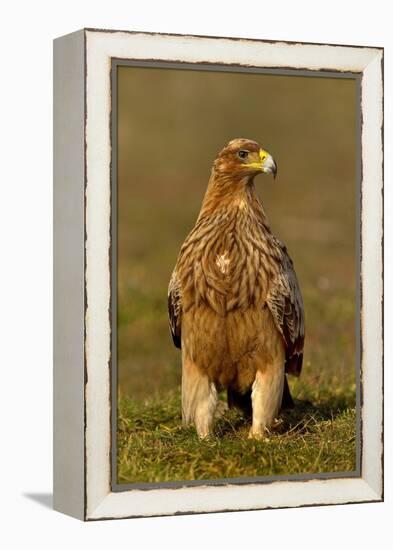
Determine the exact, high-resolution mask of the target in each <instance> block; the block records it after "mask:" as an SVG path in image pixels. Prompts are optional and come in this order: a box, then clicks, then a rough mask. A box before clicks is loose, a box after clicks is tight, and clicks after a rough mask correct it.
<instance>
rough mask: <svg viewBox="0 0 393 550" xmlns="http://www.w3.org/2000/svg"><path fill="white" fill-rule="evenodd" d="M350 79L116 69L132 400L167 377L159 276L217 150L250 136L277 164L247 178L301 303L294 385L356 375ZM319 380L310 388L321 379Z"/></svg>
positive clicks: (121, 278)
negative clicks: (287, 257)
mask: <svg viewBox="0 0 393 550" xmlns="http://www.w3.org/2000/svg"><path fill="white" fill-rule="evenodd" d="M356 113H357V111H356V81H355V80H353V79H343V78H331V77H328V78H326V77H323V78H322V77H306V76H301V77H298V76H296V77H294V76H278V75H261V74H249V73H234V72H230V73H226V72H207V71H195V70H192V71H191V70H180V69H176V70H175V69H162V68H154V69H151V68H139V67H138V68H136V67H119V68H118V201H119V202H118V203H119V208H118V377H119V391H120V393H121V394H122V395H124V394H127V395H130V396H132V397H133V398H135V399H144V398H146V397H147V396H150V395H152V394H158V395H164V394H165V392H166V391H167V390H169V389H172V388H176V386H177V385H178V384H179V383H180V373H181V369H180V364H181V360H180V352H179V350H177V349H175V348H174V347H173V344H172V341H171V337H170V333H169V328H168V321H167V310H166V296H167V285H168V281H169V277H170V274H171V271H172V268H173V266H174V264H175V262H176V257H177V254H178V251H179V248H180V246H181V244H182V242H183V241H184V239H185V237H186V235H187V233H188V232H189V231H190V229H191V228H192V226H193V224H194V222H195V220H196V217H197V215H198V212H199V208H200V204H201V201H202V198H203V194H204V192H205V189H206V185H207V181H208V178H209V174H210V168H211V164H212V162H213V160H214V157H215V156H216V153H217V152H218V151H219V150H220V149H221V148H222V147H223V146H224V145H225V143H226V142H228V141H229V140H231V139H233V138H235V137H247V138H251V139H254V140H256V141H258V142H259V143H260V144H261V145H262V146H263V147H264V148H266V149H267V150H268V151H269V152H270V153H271V154H272V155H273V157H274V158H275V159H276V161H277V164H278V177H277V179H276V180H275V181H273V179H272V178H271V177H269V176H263V175H262V176H258V178H257V179H256V186H257V189H258V190H259V192H260V196H261V198H262V201H263V204H264V206H265V210H266V212H267V214H268V217H269V219H270V223H271V226H272V229H273V231H274V233H275V234H276V235H277V237H278V238H280V239H281V240H282V241H284V242H285V243H286V245H287V247H288V250H289V252H290V254H291V256H292V258H293V260H294V263H295V268H296V271H297V274H298V277H299V280H300V284H301V288H302V291H303V296H304V299H305V308H306V348H305V364H304V370H303V375H302V377H301V378H300V380H299V381H296V382H295V387H294V390H295V397H298V396H306V397H307V395H309V394H312V395H313V396H314V397H315V396H316V395H318V391H319V388H323V387H324V386H326V385H327V384H328V385H329V386H330V388H332V387H334V388H335V391H336V393H338V394H342V395H343V397H344V396H349V395H352V396H353V395H354V388H355V368H354V366H355V286H356V285H355V281H356V279H355V276H356V258H355V210H356V116H357V114H356ZM321 391H322V390H321Z"/></svg>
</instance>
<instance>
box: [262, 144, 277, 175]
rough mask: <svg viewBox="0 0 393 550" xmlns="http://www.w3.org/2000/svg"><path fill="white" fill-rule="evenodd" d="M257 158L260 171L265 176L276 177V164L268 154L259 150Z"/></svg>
mask: <svg viewBox="0 0 393 550" xmlns="http://www.w3.org/2000/svg"><path fill="white" fill-rule="evenodd" d="M259 158H260V159H261V164H260V169H261V170H262V172H264V173H265V174H273V176H274V178H276V175H277V164H276V162H275V160H274V158H273V157H272V156H271V154H270V153H268V152H267V151H265V150H264V149H260V150H259Z"/></svg>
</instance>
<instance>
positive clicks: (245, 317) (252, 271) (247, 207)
mask: <svg viewBox="0 0 393 550" xmlns="http://www.w3.org/2000/svg"><path fill="white" fill-rule="evenodd" d="M276 172H277V166H276V163H275V161H274V159H273V157H272V156H271V155H270V154H269V153H268V152H267V151H265V150H264V149H263V148H262V147H260V146H259V145H258V143H256V142H255V141H252V140H250V139H243V138H239V139H234V140H232V141H230V142H229V143H228V145H226V146H225V147H224V148H223V149H222V150H221V151H220V153H219V154H218V156H217V158H216V159H215V161H214V163H213V167H212V171H211V176H210V179H209V183H208V186H207V191H206V194H205V197H204V199H203V203H202V208H201V211H200V214H199V216H198V219H197V221H196V224H195V226H194V228H193V229H192V231H191V232H190V234H189V235H188V237H187V238H186V240H185V241H184V244H183V246H182V247H181V250H180V253H179V256H178V259H177V262H176V266H175V269H174V271H173V273H172V276H171V279H170V282H169V289H168V310H169V321H170V329H171V333H172V338H173V341H174V344H175V346H177V347H178V348H181V352H182V420H183V423H184V424H185V425H189V424H192V423H194V425H195V427H196V430H197V433H198V436H199V437H200V438H205V437H207V436H208V435H209V434H210V433H211V431H212V427H213V419H214V413H215V409H216V405H217V399H218V392H219V391H221V390H224V389H226V390H227V398H228V405H229V407H232V406H236V407H239V408H241V409H243V410H244V411H245V412H247V411H249V412H250V413H252V425H251V429H250V432H249V436H250V437H253V438H257V439H261V438H263V437H264V436H265V434H266V431H269V428H271V426H272V423H273V421H274V419H275V417H276V416H277V415H278V413H279V411H280V408H282V407H283V408H284V407H286V406H293V401H292V398H291V394H290V392H289V387H288V383H287V379H286V373H291V374H294V375H296V376H299V374H300V371H301V367H302V359H303V344H304V308H303V300H302V295H301V292H300V288H299V284H298V281H297V278H296V274H295V271H294V267H293V263H292V260H291V258H290V257H289V255H288V252H287V249H286V247H285V246H284V245H283V244H282V243H281V242H280V241H279V240H278V239H277V238H276V237H275V236H274V235H273V233H272V231H271V229H270V227H269V223H268V220H267V217H266V214H265V211H264V209H263V207H262V204H261V202H260V200H259V199H258V197H257V194H256V190H255V184H254V178H255V176H257V175H258V174H260V173H267V174H269V173H272V174H273V175H274V177H275V176H276Z"/></svg>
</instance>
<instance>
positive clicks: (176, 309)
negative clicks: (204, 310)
mask: <svg viewBox="0 0 393 550" xmlns="http://www.w3.org/2000/svg"><path fill="white" fill-rule="evenodd" d="M181 313H182V304H181V289H180V282H179V280H178V278H177V274H176V269H175V270H174V272H173V273H172V276H171V278H170V281H169V287H168V314H169V326H170V329H171V334H172V339H173V343H174V344H175V346H176V347H177V348H179V349H180V348H181Z"/></svg>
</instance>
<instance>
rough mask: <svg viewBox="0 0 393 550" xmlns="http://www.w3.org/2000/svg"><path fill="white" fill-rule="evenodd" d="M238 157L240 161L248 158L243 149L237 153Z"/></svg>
mask: <svg viewBox="0 0 393 550" xmlns="http://www.w3.org/2000/svg"><path fill="white" fill-rule="evenodd" d="M238 155H239V157H240V158H241V159H245V158H247V157H248V151H245V150H244V149H241V150H240V151H239V152H238Z"/></svg>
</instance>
